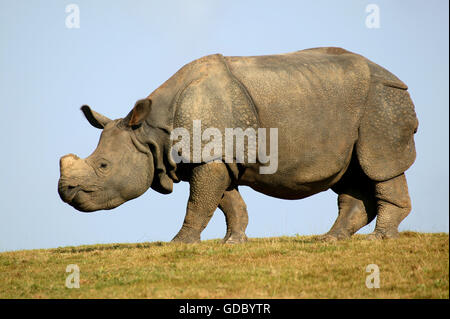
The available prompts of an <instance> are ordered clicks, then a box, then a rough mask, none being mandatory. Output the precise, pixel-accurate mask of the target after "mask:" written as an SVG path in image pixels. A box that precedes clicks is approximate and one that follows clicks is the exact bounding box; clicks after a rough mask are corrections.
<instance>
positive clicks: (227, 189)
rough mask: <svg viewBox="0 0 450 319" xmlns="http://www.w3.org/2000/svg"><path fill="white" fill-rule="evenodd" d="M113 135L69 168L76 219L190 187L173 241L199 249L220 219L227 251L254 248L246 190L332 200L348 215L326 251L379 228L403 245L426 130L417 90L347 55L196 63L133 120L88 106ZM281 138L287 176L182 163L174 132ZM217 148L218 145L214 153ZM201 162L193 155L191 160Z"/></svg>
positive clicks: (68, 192) (65, 195)
mask: <svg viewBox="0 0 450 319" xmlns="http://www.w3.org/2000/svg"><path fill="white" fill-rule="evenodd" d="M82 111H83V113H84V114H85V116H86V118H87V120H88V121H89V122H90V123H91V124H92V125H93V126H94V127H97V128H99V129H102V130H103V131H102V134H101V137H100V142H99V145H98V147H97V149H96V150H95V151H94V153H92V155H90V156H89V157H87V158H86V159H80V158H78V157H76V156H75V155H72V154H69V155H66V156H64V157H62V158H61V160H60V169H61V178H60V180H59V185H58V191H59V194H60V196H61V198H62V200H63V201H65V202H67V203H68V204H70V205H72V206H73V207H74V208H76V209H78V210H80V211H85V212H91V211H96V210H101V209H112V208H114V207H117V206H119V205H120V204H122V203H124V202H126V201H128V200H131V199H133V198H136V197H138V196H140V195H141V194H143V193H144V192H145V191H146V190H147V189H148V188H150V187H151V188H152V189H154V190H156V191H158V192H160V193H163V194H168V193H170V192H172V188H173V183H174V182H175V183H177V182H180V181H187V182H189V184H190V196H189V201H188V205H187V211H186V217H185V220H184V223H183V226H182V228H181V230H180V231H179V232H178V234H177V235H176V236H175V238H174V239H173V241H181V242H198V241H199V240H200V234H201V232H202V230H203V229H204V228H205V227H206V225H207V224H208V222H209V220H210V218H211V217H212V215H213V213H214V211H215V210H216V208H217V207H219V208H220V209H221V210H222V211H223V213H224V214H225V217H226V222H227V233H226V236H225V238H224V241H225V242H227V243H237V242H243V241H245V240H246V239H247V237H246V235H245V229H246V227H247V223H248V216H247V208H246V205H245V203H244V201H243V199H242V197H241V195H240V193H239V190H238V187H239V186H240V185H246V186H250V187H251V188H253V189H254V190H256V191H258V192H261V193H264V194H266V195H269V196H273V197H277V198H283V199H300V198H304V197H307V196H310V195H313V194H316V193H319V192H322V191H325V190H327V189H330V188H331V189H332V190H333V191H335V192H336V193H337V194H338V207H339V215H338V218H337V220H336V221H335V223H334V225H333V226H332V228H331V229H330V231H329V232H328V233H326V234H325V235H323V237H322V238H323V239H324V240H338V239H345V238H349V237H350V236H351V235H352V234H354V233H355V232H357V231H358V230H359V229H360V228H362V227H363V226H365V225H367V224H368V223H370V222H371V221H372V220H373V219H374V218H375V217H377V221H376V227H375V230H374V232H373V233H372V234H370V235H369V238H371V239H382V238H395V237H397V236H398V225H399V224H400V222H401V221H402V220H403V219H404V218H405V217H406V216H407V215H408V214H409V212H410V210H411V202H410V198H409V195H408V187H407V183H406V178H405V175H404V172H405V171H406V170H407V169H408V168H409V167H410V166H411V165H412V163H413V162H414V160H415V156H416V153H415V146H414V133H415V132H416V131H417V126H418V121H417V118H416V114H415V111H414V105H413V103H412V101H411V99H410V96H409V94H408V92H407V86H406V85H405V84H404V83H403V82H402V81H400V80H399V79H398V78H397V77H395V76H394V75H393V74H391V73H390V72H388V71H387V70H385V69H384V68H382V67H381V66H379V65H377V64H375V63H373V62H371V61H369V60H368V59H366V58H364V57H362V56H360V55H358V54H355V53H352V52H349V51H346V50H344V49H341V48H315V49H308V50H303V51H298V52H293V53H288V54H281V55H269V56H256V57H224V56H222V55H220V54H215V55H210V56H206V57H203V58H200V59H198V60H195V61H193V62H191V63H189V64H187V65H185V66H184V67H183V68H181V69H180V70H179V71H178V72H177V73H176V74H175V75H173V76H172V77H171V78H170V79H169V80H167V81H166V82H165V83H164V84H163V85H161V86H160V87H159V88H158V89H156V90H155V91H154V92H153V93H152V94H150V95H149V96H148V97H147V98H145V99H142V100H139V101H138V102H136V104H135V106H134V108H133V109H132V111H131V112H130V113H129V114H128V115H127V116H126V117H125V118H123V119H117V120H110V119H108V118H107V117H105V116H103V115H101V114H99V113H96V112H94V111H92V110H91V109H90V108H89V107H88V106H83V107H82ZM193 120H201V121H202V128H203V129H204V128H207V127H214V128H218V129H219V130H220V131H221V132H222V133H223V132H224V130H225V128H237V127H240V128H243V129H245V128H248V127H252V128H255V129H257V128H277V129H278V169H277V171H276V172H275V173H273V174H260V173H259V168H260V167H261V166H266V164H262V163H260V162H259V161H257V162H256V163H249V162H248V161H244V163H236V161H235V162H233V163H226V162H225V160H224V159H223V158H222V159H219V161H214V162H208V163H206V162H201V163H196V164H193V163H191V164H189V163H178V164H177V163H175V162H174V160H173V156H172V155H171V147H172V144H173V143H174V142H175V141H172V140H171V139H170V133H171V132H172V131H173V129H174V128H178V127H184V128H186V129H188V131H189V132H191V133H192V127H193V124H192V123H193ZM203 143H206V142H203ZM191 154H192V152H191Z"/></svg>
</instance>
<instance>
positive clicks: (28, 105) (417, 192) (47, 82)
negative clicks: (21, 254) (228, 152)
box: [0, 0, 449, 251]
mask: <svg viewBox="0 0 450 319" xmlns="http://www.w3.org/2000/svg"><path fill="white" fill-rule="evenodd" d="M70 3H75V4H77V5H78V7H79V9H80V28H79V29H69V28H66V25H65V20H66V17H67V15H68V14H67V13H66V12H65V8H66V5H68V4H70ZM371 3H373V4H376V5H378V7H379V9H380V28H367V27H366V24H365V20H366V17H367V15H368V13H366V10H365V9H366V6H367V5H368V4H371ZM448 10H449V8H448V1H444V0H431V1H399V0H398V1H360V0H358V1H333V0H328V1H325V0H321V1H261V0H259V1H237V0H235V1H211V0H210V1H207V0H194V1H39V0H35V1H24V0H22V1H12V0H11V1H5V0H0V45H1V47H0V48H1V50H0V97H1V103H0V110H1V117H0V127H1V133H2V134H1V135H0V149H1V153H2V156H1V157H0V196H1V197H0V251H8V250H16V249H34V248H50V247H59V246H67V245H81V244H94V243H110V242H143V241H157V240H161V241H168V240H170V239H171V238H172V237H173V236H174V235H175V234H176V233H177V231H178V230H179V228H180V227H181V224H182V222H183V219H184V215H185V207H186V202H187V198H188V186H189V185H188V184H187V183H180V184H176V185H175V190H174V192H173V193H172V194H170V195H161V194H159V193H156V192H154V191H152V190H149V191H147V192H146V193H145V194H144V195H142V196H141V197H139V198H138V199H135V200H133V201H130V202H127V203H125V204H124V205H122V206H120V207H118V208H116V209H115V210H112V211H102V212H97V213H93V214H83V213H80V212H78V211H76V210H74V209H73V208H72V207H70V206H68V205H67V204H64V203H63V202H62V201H61V200H60V199H59V196H58V193H57V182H58V177H59V168H58V161H59V158H60V156H62V155H65V154H67V153H75V154H78V155H79V156H81V157H86V156H88V155H89V154H90V153H91V152H92V151H93V150H94V148H95V147H96V145H97V142H98V138H99V135H100V131H99V130H97V129H95V128H93V127H91V126H90V125H89V124H88V122H87V121H86V120H85V119H84V118H83V116H82V113H81V112H80V110H79V107H80V106H81V105H82V104H89V105H90V106H92V107H93V108H94V109H95V110H96V111H99V112H101V113H103V114H105V115H107V116H108V117H110V118H119V117H124V116H125V115H126V114H127V113H128V112H129V110H130V109H131V108H132V106H133V105H134V102H135V101H136V100H138V99H140V98H142V97H145V96H147V95H148V94H149V93H151V92H152V91H153V90H154V89H156V88H157V87H158V86H159V85H160V84H162V83H163V82H164V81H165V80H167V79H168V78H169V77H170V76H171V75H172V74H173V73H175V72H176V71H177V70H178V69H179V68H180V67H182V66H183V65H184V64H186V63H188V62H190V61H192V60H194V59H196V58H199V57H201V56H204V55H207V54H212V53H222V54H224V55H263V54H275V53H283V52H290V51H296V50H300V49H306V48H311V47H317V46H339V47H343V48H346V49H348V50H351V51H354V52H357V53H360V54H362V55H364V56H366V57H367V58H369V59H371V60H372V61H374V62H376V63H378V64H380V65H382V66H384V67H385V68H387V69H388V70H390V71H391V72H393V73H394V74H395V75H397V76H398V77H399V78H400V79H401V80H402V81H404V82H405V83H406V84H407V85H408V86H409V92H410V94H411V97H412V99H413V101H414V103H415V106H416V113H417V116H418V118H419V122H420V125H419V132H418V133H417V134H416V148H417V154H418V155H417V159H416V162H415V164H414V165H413V166H412V167H411V168H410V169H409V170H408V171H407V172H406V175H407V178H408V182H409V189H410V195H411V198H412V204H413V210H412V212H411V214H410V215H409V216H408V217H407V218H406V219H405V220H404V221H403V223H402V224H401V225H400V230H414V231H425V232H448V228H449V226H448V225H449V222H448V221H449V195H448V191H449V172H448V167H449V157H448V156H449V149H448V145H449V122H448V121H449V120H448V119H449V114H448V112H449V91H448V85H449V83H448V82H449V74H448V70H449V46H448V28H449V24H448V23H449V22H448ZM241 193H242V195H243V197H244V199H245V201H246V203H247V206H248V210H249V218H250V222H249V226H248V228H247V235H248V236H249V237H266V236H279V235H295V234H301V235H306V234H320V233H324V232H326V231H327V230H328V229H329V228H330V227H331V225H332V223H333V222H334V220H335V218H336V216H337V206H336V195H335V194H334V193H333V192H332V191H327V192H323V193H320V194H317V195H315V196H313V197H310V198H307V199H304V200H298V201H288V200H280V199H275V198H271V197H268V196H265V195H262V194H259V193H256V192H255V191H253V190H251V189H249V188H247V187H241ZM373 228H374V222H372V223H371V224H370V225H369V226H366V227H365V228H364V229H363V230H362V231H361V232H362V233H367V232H370V231H372V230H373ZM224 234H225V219H224V217H223V214H222V213H221V212H220V211H216V213H215V215H214V217H213V219H212V220H211V222H210V224H209V225H208V227H207V228H206V230H205V231H204V232H203V234H202V239H210V238H221V237H223V236H224Z"/></svg>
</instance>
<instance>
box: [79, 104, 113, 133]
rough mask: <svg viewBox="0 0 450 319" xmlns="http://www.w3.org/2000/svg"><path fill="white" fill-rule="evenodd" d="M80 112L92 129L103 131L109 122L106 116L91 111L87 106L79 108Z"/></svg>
mask: <svg viewBox="0 0 450 319" xmlns="http://www.w3.org/2000/svg"><path fill="white" fill-rule="evenodd" d="M81 111H82V112H83V114H84V116H85V117H86V119H87V120H88V122H89V123H91V125H92V126H93V127H96V128H99V129H103V128H104V127H105V126H106V124H108V123H109V122H111V120H110V119H109V118H107V117H106V116H104V115H101V114H100V113H97V112H95V111H93V110H91V108H90V107H89V106H88V105H83V106H82V107H81Z"/></svg>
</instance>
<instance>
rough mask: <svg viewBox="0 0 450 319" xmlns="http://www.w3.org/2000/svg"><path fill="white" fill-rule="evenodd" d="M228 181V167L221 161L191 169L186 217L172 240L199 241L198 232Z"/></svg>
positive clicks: (228, 183)
mask: <svg viewBox="0 0 450 319" xmlns="http://www.w3.org/2000/svg"><path fill="white" fill-rule="evenodd" d="M230 181H231V180H230V176H229V173H228V169H227V168H226V166H225V164H223V163H215V162H213V163H209V164H203V165H199V166H196V167H195V168H194V169H193V170H192V174H191V177H190V179H189V186H190V193H189V200H188V205H187V209H186V217H185V219H184V222H183V226H182V227H181V229H180V231H179V232H178V234H177V235H176V236H175V237H174V238H173V239H172V241H173V242H183V243H195V242H199V241H200V234H201V232H202V231H203V229H205V227H206V225H208V223H209V221H210V219H211V217H212V216H213V214H214V211H215V210H216V209H217V206H219V203H220V202H221V200H222V197H223V195H224V193H225V191H226V190H227V188H228V187H229V185H230Z"/></svg>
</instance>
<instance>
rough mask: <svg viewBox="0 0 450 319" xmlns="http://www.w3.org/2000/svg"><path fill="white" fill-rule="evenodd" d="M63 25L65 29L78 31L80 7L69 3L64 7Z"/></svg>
mask: <svg viewBox="0 0 450 319" xmlns="http://www.w3.org/2000/svg"><path fill="white" fill-rule="evenodd" d="M66 13H68V15H67V16H66V20H65V24H66V28H67V29H79V28H80V7H78V5H77V4H75V3H71V4H68V5H67V6H66Z"/></svg>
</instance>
